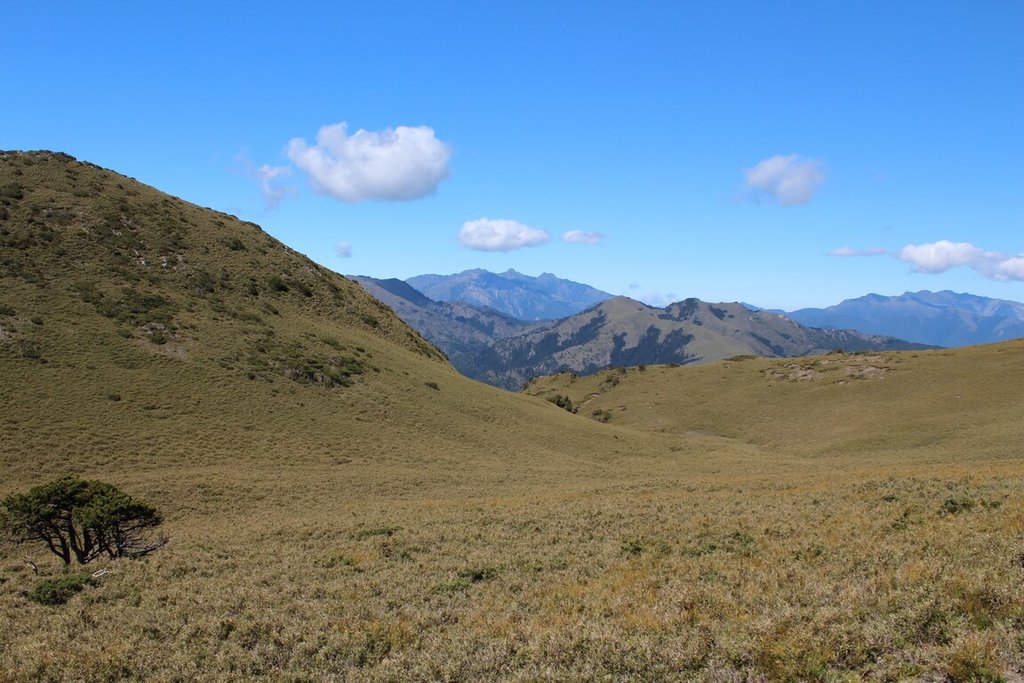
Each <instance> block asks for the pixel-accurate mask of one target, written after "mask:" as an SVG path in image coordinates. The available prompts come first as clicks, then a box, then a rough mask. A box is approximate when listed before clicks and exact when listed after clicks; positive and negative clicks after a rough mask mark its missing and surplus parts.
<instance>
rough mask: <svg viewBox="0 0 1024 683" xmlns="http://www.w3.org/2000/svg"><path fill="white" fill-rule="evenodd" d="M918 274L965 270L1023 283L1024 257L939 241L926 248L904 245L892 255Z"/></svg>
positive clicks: (967, 243) (968, 244)
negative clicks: (960, 267) (956, 269)
mask: <svg viewBox="0 0 1024 683" xmlns="http://www.w3.org/2000/svg"><path fill="white" fill-rule="evenodd" d="M894 256H896V258H898V259H899V260H901V261H903V262H904V263H909V264H910V265H911V266H912V267H913V270H914V271H915V272H918V273H931V274H935V273H944V272H946V271H947V270H949V269H951V268H957V267H959V266H967V267H969V268H971V269H973V270H975V271H977V272H978V273H980V274H981V275H983V276H985V277H987V278H989V279H991V280H1001V281H1008V280H1017V281H1024V254H1004V253H999V252H995V251H986V250H984V249H982V248H981V247H978V246H975V245H973V244H971V243H970V242H951V241H949V240H939V241H937V242H929V243H926V244H908V245H907V246H905V247H903V248H902V249H900V250H899V251H898V252H896V253H895V254H894Z"/></svg>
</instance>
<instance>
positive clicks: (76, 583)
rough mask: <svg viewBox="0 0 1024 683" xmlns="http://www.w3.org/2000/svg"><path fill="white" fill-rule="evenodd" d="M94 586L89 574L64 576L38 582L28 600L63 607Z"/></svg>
mask: <svg viewBox="0 0 1024 683" xmlns="http://www.w3.org/2000/svg"><path fill="white" fill-rule="evenodd" d="M92 584H93V580H92V577H91V576H90V575H89V574H64V575H62V576H58V577H57V578H55V579H43V580H42V581H39V582H37V583H36V585H35V586H33V587H32V591H31V592H30V593H29V594H28V599H29V600H31V601H33V602H38V603H39V604H40V605H63V604H64V603H65V602H67V601H68V600H70V599H71V598H73V597H74V596H75V595H76V594H78V593H80V592H81V591H82V590H83V589H85V587H86V586H91V585H92Z"/></svg>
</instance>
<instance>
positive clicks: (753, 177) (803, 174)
mask: <svg viewBox="0 0 1024 683" xmlns="http://www.w3.org/2000/svg"><path fill="white" fill-rule="evenodd" d="M743 173H744V175H745V177H746V181H747V189H749V190H750V191H751V192H752V193H753V197H754V198H755V199H756V198H757V197H759V196H762V195H767V196H768V197H771V198H772V199H774V200H775V201H777V202H778V203H779V204H781V205H782V206H796V205H798V204H806V203H807V202H809V201H810V200H811V198H812V197H814V193H815V192H817V191H818V188H819V187H820V186H821V184H822V183H823V182H825V169H824V165H823V164H822V162H821V161H818V160H816V159H804V158H803V157H801V156H800V155H799V154H790V155H787V156H783V155H781V154H776V155H775V156H772V157H769V158H767V159H762V160H761V161H759V162H757V163H756V164H755V165H754V167H753V168H748V169H745V170H744V171H743Z"/></svg>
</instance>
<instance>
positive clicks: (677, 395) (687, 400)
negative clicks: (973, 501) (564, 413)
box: [526, 340, 1024, 463]
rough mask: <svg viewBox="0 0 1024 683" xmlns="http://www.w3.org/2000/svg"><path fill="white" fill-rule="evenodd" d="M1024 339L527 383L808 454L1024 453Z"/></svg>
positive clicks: (642, 418) (676, 430) (605, 407)
mask: <svg viewBox="0 0 1024 683" xmlns="http://www.w3.org/2000/svg"><path fill="white" fill-rule="evenodd" d="M1022 387H1024V340H1016V341H1011V342H1005V343H1002V344H993V345H988V346H976V347H969V348H964V349H958V350H955V351H951V350H936V351H914V352H908V351H904V352H881V353H874V352H867V353H854V354H847V353H831V354H827V355H824V356H814V357H807V358H793V359H767V358H754V357H749V356H738V357H736V358H734V359H732V360H728V361H724V362H720V363H715V364H712V365H706V366H686V367H680V366H670V365H656V366H643V367H638V368H629V369H615V370H608V371H604V372H601V373H599V374H597V375H593V376H589V377H577V376H574V375H572V374H569V373H563V374H560V375H555V376H551V377H543V378H538V379H536V380H534V381H533V382H532V383H531V384H530V386H529V387H527V389H526V392H527V393H529V394H533V395H537V396H541V397H553V396H555V395H564V396H567V397H568V398H569V399H570V400H571V402H572V405H573V406H574V407H576V409H577V412H578V413H579V414H581V415H587V416H590V417H596V418H598V419H601V420H607V421H610V422H611V423H613V424H617V425H623V426H629V427H632V428H638V429H643V430H649V431H655V432H668V433H673V434H679V435H687V434H694V433H700V434H709V435H717V436H724V437H728V438H732V439H737V440H741V441H743V442H745V443H749V444H754V445H756V446H758V447H761V448H765V449H771V450H780V451H785V452H789V453H798V454H800V455H806V456H814V457H825V456H837V457H841V458H846V457H847V456H856V457H857V459H858V460H862V459H863V458H864V457H865V454H870V455H871V457H874V458H879V459H885V458H889V459H892V460H898V461H902V459H903V458H905V457H915V458H917V457H920V458H924V459H927V458H929V457H931V458H935V459H937V460H938V459H942V458H944V457H955V458H957V459H959V460H960V461H962V462H965V463H966V462H969V461H971V460H973V459H986V458H999V459H1008V460H1010V461H1013V462H1016V461H1017V460H1018V459H1019V458H1020V457H1021V456H1022V455H1024V453H1022V452H1021V449H1020V447H1019V443H1020V440H1021V437H1022V436H1024V419H1022V418H1024V412H1022V411H1024V389H1022Z"/></svg>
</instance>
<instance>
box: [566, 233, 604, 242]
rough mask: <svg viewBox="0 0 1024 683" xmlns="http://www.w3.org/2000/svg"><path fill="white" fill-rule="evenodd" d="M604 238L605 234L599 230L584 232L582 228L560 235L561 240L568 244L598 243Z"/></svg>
mask: <svg viewBox="0 0 1024 683" xmlns="http://www.w3.org/2000/svg"><path fill="white" fill-rule="evenodd" d="M604 240H605V235H604V234H603V233H600V232H586V231H584V230H570V231H569V232H567V233H564V234H563V235H562V241H563V242H568V243H569V244H600V243H601V242H603V241H604Z"/></svg>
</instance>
